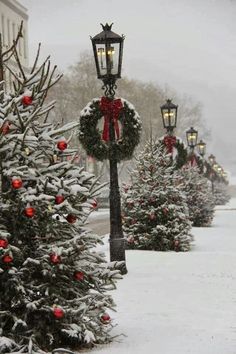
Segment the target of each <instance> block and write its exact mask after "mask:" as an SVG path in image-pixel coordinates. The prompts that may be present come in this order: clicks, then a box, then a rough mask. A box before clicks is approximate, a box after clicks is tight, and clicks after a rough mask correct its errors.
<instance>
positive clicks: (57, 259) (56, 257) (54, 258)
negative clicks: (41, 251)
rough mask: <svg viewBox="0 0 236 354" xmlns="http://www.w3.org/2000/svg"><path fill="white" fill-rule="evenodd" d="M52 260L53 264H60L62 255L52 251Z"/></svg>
mask: <svg viewBox="0 0 236 354" xmlns="http://www.w3.org/2000/svg"><path fill="white" fill-rule="evenodd" d="M50 261H51V263H53V264H59V263H61V257H60V256H59V255H58V254H56V253H51V254H50Z"/></svg>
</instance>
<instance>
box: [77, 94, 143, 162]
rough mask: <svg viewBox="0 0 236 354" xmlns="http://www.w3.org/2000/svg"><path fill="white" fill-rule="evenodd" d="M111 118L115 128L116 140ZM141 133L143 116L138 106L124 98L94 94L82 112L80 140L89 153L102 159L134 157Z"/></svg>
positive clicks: (118, 159)
mask: <svg viewBox="0 0 236 354" xmlns="http://www.w3.org/2000/svg"><path fill="white" fill-rule="evenodd" d="M110 120H112V121H113V126H114V131H115V140H113V139H112V141H111V140H110V131H109V126H110ZM140 134H141V122H140V117H139V115H138V113H137V112H136V111H135V109H134V106H133V105H132V104H131V103H129V102H128V101H126V100H125V99H123V98H119V99H114V100H110V99H109V98H107V97H102V98H101V99H100V98H94V99H93V100H92V101H91V102H89V103H88V104H87V106H86V107H85V108H84V109H83V110H82V111H81V113H80V125H79V134H78V136H79V140H80V142H81V144H82V146H83V147H84V149H85V150H86V152H87V154H88V155H89V156H92V157H94V158H96V159H97V160H99V161H102V160H105V159H108V158H112V157H114V158H116V160H117V161H121V160H123V159H129V158H131V157H132V155H133V152H134V149H135V147H136V146H137V144H138V143H139V140H140Z"/></svg>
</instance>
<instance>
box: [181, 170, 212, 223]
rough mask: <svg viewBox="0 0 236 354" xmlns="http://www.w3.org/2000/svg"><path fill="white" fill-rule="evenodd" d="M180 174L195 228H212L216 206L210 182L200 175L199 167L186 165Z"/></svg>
mask: <svg viewBox="0 0 236 354" xmlns="http://www.w3.org/2000/svg"><path fill="white" fill-rule="evenodd" d="M178 174H179V175H180V179H181V181H182V183H181V186H182V188H183V191H184V193H185V194H186V197H187V204H188V208H189V216H190V220H191V221H192V223H193V226H210V225H211V223H212V220H213V216H214V206H215V204H214V198H213V195H212V190H211V183H210V181H209V180H208V179H207V178H206V177H204V176H203V175H202V174H201V173H199V168H198V166H190V165H185V166H183V168H182V169H181V170H179V171H178Z"/></svg>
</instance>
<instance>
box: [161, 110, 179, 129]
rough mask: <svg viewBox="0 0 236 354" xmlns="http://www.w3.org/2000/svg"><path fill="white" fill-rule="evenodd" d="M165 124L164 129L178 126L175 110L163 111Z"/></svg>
mask: <svg viewBox="0 0 236 354" xmlns="http://www.w3.org/2000/svg"><path fill="white" fill-rule="evenodd" d="M162 115H163V123H164V128H168V127H175V125H176V110H175V109H163V110H162Z"/></svg>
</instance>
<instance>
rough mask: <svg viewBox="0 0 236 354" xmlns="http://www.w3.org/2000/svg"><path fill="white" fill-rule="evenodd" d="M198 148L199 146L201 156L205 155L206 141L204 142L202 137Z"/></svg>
mask: <svg viewBox="0 0 236 354" xmlns="http://www.w3.org/2000/svg"><path fill="white" fill-rule="evenodd" d="M197 148H198V153H199V155H201V157H204V155H205V153H206V143H204V141H202V139H201V140H200V141H199V143H198V144H197Z"/></svg>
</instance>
